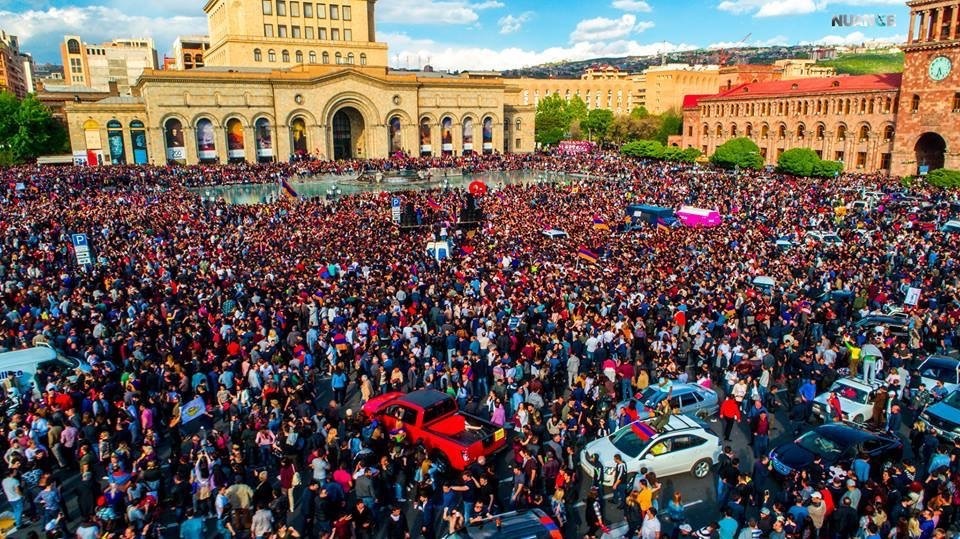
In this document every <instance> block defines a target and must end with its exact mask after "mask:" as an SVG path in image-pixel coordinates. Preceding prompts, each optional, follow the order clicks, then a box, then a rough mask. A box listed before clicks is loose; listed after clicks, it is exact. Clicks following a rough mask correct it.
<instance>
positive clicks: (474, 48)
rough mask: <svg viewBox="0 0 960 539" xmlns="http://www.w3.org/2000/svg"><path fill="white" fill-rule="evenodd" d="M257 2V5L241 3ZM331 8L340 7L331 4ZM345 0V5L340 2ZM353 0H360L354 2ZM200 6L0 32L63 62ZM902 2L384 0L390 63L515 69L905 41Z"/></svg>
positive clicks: (100, 8) (13, 14) (183, 18)
mask: <svg viewBox="0 0 960 539" xmlns="http://www.w3.org/2000/svg"><path fill="white" fill-rule="evenodd" d="M246 1H254V2H256V1H257V0H246ZM328 1H332V2H336V1H337V0H328ZM344 1H349V0H344ZM354 1H355V0H354ZM202 4H203V0H136V1H132V0H103V1H99V2H97V1H89V0H0V28H2V29H4V30H6V31H7V32H8V33H11V34H14V35H18V36H20V41H21V47H22V48H23V49H24V50H26V51H27V52H31V53H33V54H34V57H35V58H37V60H39V61H41V62H44V61H53V62H58V63H59V52H58V51H59V48H58V47H59V43H60V41H61V40H62V36H63V34H65V33H73V34H79V35H80V36H82V37H83V38H84V40H85V41H88V42H94V43H96V42H101V41H106V40H109V39H111V38H119V37H145V36H149V37H153V38H154V39H155V40H156V44H157V49H158V50H159V51H160V53H161V54H163V53H164V52H168V51H169V50H170V48H171V45H172V43H173V40H174V38H175V37H176V36H177V35H180V34H183V35H188V34H198V33H200V34H205V33H206V18H205V17H204V14H203V12H202V7H201V6H202ZM840 14H855V15H862V14H877V15H879V14H882V15H894V16H895V17H896V23H897V24H896V26H895V27H892V28H891V27H860V28H838V27H831V26H830V22H831V19H832V17H833V16H834V15H840ZM907 24H908V10H907V8H906V5H905V3H904V0H379V1H378V2H377V32H378V40H379V41H385V42H387V43H388V44H389V45H390V56H391V58H390V60H391V64H392V65H394V66H396V67H405V66H408V67H416V66H417V65H419V64H423V63H425V62H427V60H428V59H429V62H430V63H431V64H433V65H434V66H435V67H437V68H439V69H508V68H516V67H523V66H528V65H535V64H540V63H544V62H552V61H561V60H583V59H587V58H594V57H598V56H626V55H644V54H656V53H658V52H669V51H675V50H680V49H690V48H699V47H712V48H717V47H723V46H730V45H733V44H736V43H738V42H740V41H741V40H742V39H743V38H744V37H745V36H746V35H747V34H750V37H749V38H748V39H747V43H748V44H750V45H794V44H799V43H824V44H860V43H862V42H864V41H874V40H879V41H893V42H900V41H903V40H904V39H905V36H906V33H907Z"/></svg>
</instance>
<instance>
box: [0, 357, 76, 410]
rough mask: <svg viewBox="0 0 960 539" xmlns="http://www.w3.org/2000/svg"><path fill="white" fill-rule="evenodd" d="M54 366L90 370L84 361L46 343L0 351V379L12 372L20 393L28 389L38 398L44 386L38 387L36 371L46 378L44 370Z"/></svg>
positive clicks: (5, 377)
mask: <svg viewBox="0 0 960 539" xmlns="http://www.w3.org/2000/svg"><path fill="white" fill-rule="evenodd" d="M55 367H60V368H61V369H64V370H72V371H76V370H80V371H81V372H90V366H89V365H87V364H86V362H84V361H81V360H79V359H76V358H70V357H66V356H64V355H63V354H61V353H60V352H58V351H57V350H56V349H55V348H53V347H51V346H50V345H48V344H41V345H40V346H34V347H33V348H25V349H23V350H13V351H11V352H3V353H0V380H6V379H7V377H9V376H10V374H11V373H13V375H14V376H15V378H16V380H17V388H18V389H19V390H20V394H21V395H24V394H26V393H27V391H30V392H32V393H33V396H34V397H36V398H39V397H40V391H42V390H43V389H44V388H42V387H39V385H40V382H38V380H37V373H38V372H39V373H41V374H44V376H43V377H42V379H43V380H46V376H45V372H46V371H49V370H52V369H53V368H55Z"/></svg>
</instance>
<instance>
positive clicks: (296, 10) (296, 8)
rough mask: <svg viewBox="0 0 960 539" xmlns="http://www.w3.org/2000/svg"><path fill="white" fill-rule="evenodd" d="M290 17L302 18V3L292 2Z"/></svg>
mask: <svg viewBox="0 0 960 539" xmlns="http://www.w3.org/2000/svg"><path fill="white" fill-rule="evenodd" d="M290 16H291V17H299V16H300V2H290Z"/></svg>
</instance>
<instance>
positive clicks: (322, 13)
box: [317, 4, 327, 19]
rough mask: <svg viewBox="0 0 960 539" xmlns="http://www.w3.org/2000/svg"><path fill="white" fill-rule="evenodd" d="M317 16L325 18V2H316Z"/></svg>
mask: <svg viewBox="0 0 960 539" xmlns="http://www.w3.org/2000/svg"><path fill="white" fill-rule="evenodd" d="M317 18H318V19H326V18H327V5H326V4H317Z"/></svg>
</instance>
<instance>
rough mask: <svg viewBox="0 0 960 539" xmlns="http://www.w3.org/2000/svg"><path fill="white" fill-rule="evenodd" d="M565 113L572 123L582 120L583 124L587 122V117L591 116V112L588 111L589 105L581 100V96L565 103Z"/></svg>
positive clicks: (576, 96)
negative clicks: (584, 121)
mask: <svg viewBox="0 0 960 539" xmlns="http://www.w3.org/2000/svg"><path fill="white" fill-rule="evenodd" d="M564 111H565V112H566V114H567V118H568V119H569V121H571V122H572V121H573V120H580V121H581V122H582V121H583V120H586V119H587V115H588V114H590V111H588V110H587V104H586V103H585V102H584V101H583V99H580V96H579V95H575V96H573V97H571V98H570V99H569V100H568V101H566V102H565V106H564Z"/></svg>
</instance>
